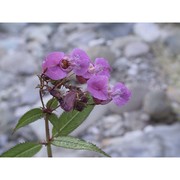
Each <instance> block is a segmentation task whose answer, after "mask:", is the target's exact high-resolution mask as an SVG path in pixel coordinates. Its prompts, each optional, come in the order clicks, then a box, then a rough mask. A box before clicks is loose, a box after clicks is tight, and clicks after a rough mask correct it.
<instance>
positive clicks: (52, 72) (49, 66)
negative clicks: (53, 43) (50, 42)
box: [42, 52, 67, 80]
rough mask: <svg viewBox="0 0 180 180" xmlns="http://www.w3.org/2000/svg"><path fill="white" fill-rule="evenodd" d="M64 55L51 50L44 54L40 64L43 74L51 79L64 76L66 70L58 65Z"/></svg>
mask: <svg viewBox="0 0 180 180" xmlns="http://www.w3.org/2000/svg"><path fill="white" fill-rule="evenodd" d="M63 57H64V53H63V52H52V53H50V54H48V55H47V56H46V59H45V60H44V62H43V64H42V69H43V71H44V72H45V73H44V74H45V75H46V76H48V77H49V78H51V79H53V80H59V79H63V78H64V77H66V75H67V72H66V71H64V69H63V68H62V67H61V66H60V64H61V63H62V60H63Z"/></svg>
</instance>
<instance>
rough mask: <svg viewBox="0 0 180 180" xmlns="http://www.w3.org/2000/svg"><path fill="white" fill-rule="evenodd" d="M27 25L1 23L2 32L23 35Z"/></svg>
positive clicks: (0, 30)
mask: <svg viewBox="0 0 180 180" xmlns="http://www.w3.org/2000/svg"><path fill="white" fill-rule="evenodd" d="M26 25H27V23H1V24H0V32H4V33H10V34H16V33H21V31H22V30H23V29H24V28H25V26H26Z"/></svg>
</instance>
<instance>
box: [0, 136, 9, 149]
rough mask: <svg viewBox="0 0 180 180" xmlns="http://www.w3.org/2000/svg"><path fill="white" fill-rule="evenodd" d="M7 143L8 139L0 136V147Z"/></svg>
mask: <svg viewBox="0 0 180 180" xmlns="http://www.w3.org/2000/svg"><path fill="white" fill-rule="evenodd" d="M7 142H8V137H7V136H6V135H5V134H0V147H1V146H2V147H3V146H5V145H6V143H7Z"/></svg>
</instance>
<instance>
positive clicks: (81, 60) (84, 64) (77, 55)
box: [71, 48, 90, 76]
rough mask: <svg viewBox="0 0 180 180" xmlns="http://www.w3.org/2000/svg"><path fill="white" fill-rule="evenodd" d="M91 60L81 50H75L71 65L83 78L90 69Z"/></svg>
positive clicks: (72, 54)
mask: <svg viewBox="0 0 180 180" xmlns="http://www.w3.org/2000/svg"><path fill="white" fill-rule="evenodd" d="M89 63H90V58H89V57H88V55H87V54H86V53H85V52H84V51H83V50H81V49H78V48H75V49H74V50H73V51H72V53H71V64H72V67H73V71H74V73H75V74H76V75H78V76H83V74H84V73H86V72H87V69H88V67H89Z"/></svg>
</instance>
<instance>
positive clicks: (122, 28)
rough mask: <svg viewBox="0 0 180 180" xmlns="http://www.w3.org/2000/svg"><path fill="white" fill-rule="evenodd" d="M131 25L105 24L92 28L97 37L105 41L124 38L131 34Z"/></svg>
mask: <svg viewBox="0 0 180 180" xmlns="http://www.w3.org/2000/svg"><path fill="white" fill-rule="evenodd" d="M132 29H133V24H131V23H114V24H112V23H105V24H99V26H97V27H95V28H94V31H95V32H97V34H98V37H100V38H105V39H107V40H110V39H114V38H116V37H120V36H126V35H128V34H130V33H131V32H132Z"/></svg>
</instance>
